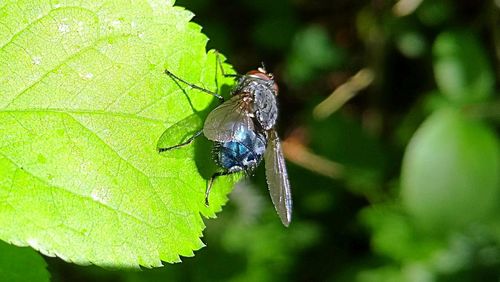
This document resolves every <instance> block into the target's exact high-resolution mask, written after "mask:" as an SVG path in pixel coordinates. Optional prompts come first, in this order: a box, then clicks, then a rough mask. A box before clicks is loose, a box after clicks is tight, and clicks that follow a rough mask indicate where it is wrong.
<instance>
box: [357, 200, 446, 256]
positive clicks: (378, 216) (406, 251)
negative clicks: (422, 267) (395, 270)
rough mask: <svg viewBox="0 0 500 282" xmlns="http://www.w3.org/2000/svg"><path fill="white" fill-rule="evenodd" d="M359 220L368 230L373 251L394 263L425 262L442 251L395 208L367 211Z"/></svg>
mask: <svg viewBox="0 0 500 282" xmlns="http://www.w3.org/2000/svg"><path fill="white" fill-rule="evenodd" d="M360 216H361V220H362V221H363V222H364V223H365V224H366V225H367V226H369V227H370V229H371V230H372V233H373V235H372V239H371V241H372V248H373V249H374V251H375V252H377V253H379V254H382V255H385V256H387V257H390V258H392V259H393V260H396V261H398V262H408V261H417V260H425V259H427V258H428V257H430V256H431V255H432V253H433V252H434V251H435V250H437V249H439V248H440V247H442V244H440V242H438V241H434V240H432V239H431V238H427V236H425V235H424V234H422V233H419V232H418V231H417V230H416V228H415V227H414V226H413V223H412V220H411V218H410V217H409V216H407V215H405V214H403V213H402V212H401V211H398V210H397V209H396V208H395V207H392V208H391V207H386V206H374V207H370V208H367V209H365V210H363V211H362V213H361V214H360Z"/></svg>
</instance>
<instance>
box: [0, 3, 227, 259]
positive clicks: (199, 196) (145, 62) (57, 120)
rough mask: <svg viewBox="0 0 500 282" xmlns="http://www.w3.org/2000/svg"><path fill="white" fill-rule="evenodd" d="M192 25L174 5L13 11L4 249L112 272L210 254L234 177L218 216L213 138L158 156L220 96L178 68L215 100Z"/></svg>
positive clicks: (3, 38)
mask: <svg viewBox="0 0 500 282" xmlns="http://www.w3.org/2000/svg"><path fill="white" fill-rule="evenodd" d="M192 16H193V14H192V13H190V12H189V11H186V10H184V9H182V8H179V7H174V6H173V2H172V1H161V0H148V1H122V0H109V1H37V2H33V1H4V2H3V4H0V225H1V226H2V228H1V229H0V239H2V240H5V241H8V242H13V243H15V244H16V245H20V246H26V245H29V246H32V247H33V248H35V249H37V250H40V251H41V252H42V253H44V254H46V255H50V256H53V255H56V256H59V257H61V258H63V259H65V260H67V261H71V262H75V263H79V264H89V263H93V264H97V265H100V266H108V267H138V266H139V265H141V266H146V267H154V266H161V264H162V263H161V261H167V262H177V261H179V260H180V258H179V255H181V256H192V255H193V250H197V249H199V248H201V247H202V246H203V243H202V241H201V240H200V238H199V237H200V236H201V235H202V230H203V228H204V223H203V221H202V218H201V216H200V213H201V214H203V215H204V216H207V217H214V216H215V212H216V211H219V210H220V209H221V205H222V204H223V203H225V201H226V194H227V193H228V192H229V190H230V187H231V185H230V184H231V183H232V182H233V181H234V179H232V178H221V179H220V180H218V181H217V182H216V183H215V186H214V189H213V193H212V195H211V205H210V207H206V206H205V205H204V191H205V187H206V178H207V176H206V174H209V173H210V172H209V171H210V169H213V166H211V165H210V163H211V160H210V155H206V154H202V153H200V152H203V150H198V148H199V147H200V146H202V145H205V146H208V142H205V143H204V144H201V143H203V142H198V144H192V145H191V146H187V147H184V148H182V149H178V150H177V151H176V152H172V153H171V154H170V152H166V153H163V154H159V153H158V152H157V148H156V146H157V142H158V140H159V138H160V136H162V134H163V132H164V131H165V130H166V129H167V128H170V127H172V126H173V125H175V124H178V122H179V121H181V120H185V119H187V118H189V117H190V116H193V115H200V114H201V115H202V116H203V115H206V112H207V111H209V109H210V103H211V101H212V100H213V97H211V96H210V95H206V94H204V93H202V92H199V91H196V90H192V89H190V88H189V87H185V85H181V84H179V83H176V82H175V81H173V80H172V79H171V78H170V77H168V76H167V75H165V74H164V70H165V69H169V70H170V71H172V72H174V73H176V74H177V75H178V76H179V77H182V78H184V79H185V80H187V81H191V82H195V83H197V84H198V85H200V86H203V87H205V88H208V89H211V90H213V91H215V90H216V89H215V88H216V83H215V81H216V78H215V75H216V64H215V55H214V53H213V52H212V53H209V54H208V55H207V53H206V51H205V45H206V41H207V38H206V37H205V36H204V35H203V34H202V33H201V32H200V27H199V26H197V25H195V24H193V23H190V22H189V21H190V19H191V18H192ZM221 81H222V80H221ZM220 84H221V82H220V81H219V83H218V84H217V85H220ZM186 130H188V131H193V129H192V128H186ZM172 138H175V136H173V137H172ZM162 139H163V140H168V136H163V137H162ZM172 142H175V140H173V141H172ZM205 151H207V150H205ZM201 171H205V175H203V173H200V172H201ZM207 171H208V172H207ZM202 175H203V176H202Z"/></svg>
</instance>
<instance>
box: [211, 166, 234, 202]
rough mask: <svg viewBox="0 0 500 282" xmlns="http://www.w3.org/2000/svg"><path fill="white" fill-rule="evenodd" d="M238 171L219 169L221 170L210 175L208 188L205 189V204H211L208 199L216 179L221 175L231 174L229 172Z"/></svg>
mask: <svg viewBox="0 0 500 282" xmlns="http://www.w3.org/2000/svg"><path fill="white" fill-rule="evenodd" d="M235 172H236V171H228V170H226V171H219V172H216V173H214V174H213V175H212V177H210V180H209V181H208V185H207V190H206V191H205V205H206V206H207V207H208V206H209V205H210V203H209V201H208V196H210V190H211V189H212V185H213V183H214V181H215V179H216V178H217V177H219V176H224V175H229V174H233V173H235Z"/></svg>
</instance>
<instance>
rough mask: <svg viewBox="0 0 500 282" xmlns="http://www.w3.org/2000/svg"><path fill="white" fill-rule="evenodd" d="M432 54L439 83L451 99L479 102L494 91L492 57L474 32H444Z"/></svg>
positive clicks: (459, 101) (438, 38)
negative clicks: (487, 53) (488, 56)
mask: <svg viewBox="0 0 500 282" xmlns="http://www.w3.org/2000/svg"><path fill="white" fill-rule="evenodd" d="M433 53H434V57H435V58H434V75H435V77H436V83H437V85H438V86H439V89H440V90H441V91H442V92H443V94H444V95H446V96H447V97H448V98H449V99H450V100H452V101H455V102H458V103H468V102H478V101H483V100H485V99H487V98H488V97H490V96H491V95H492V94H493V89H494V85H495V77H494V74H493V70H492V68H491V65H490V63H489V61H490V59H489V58H487V56H486V55H485V54H486V52H485V50H484V49H483V47H482V46H481V44H480V43H479V41H478V39H477V38H476V37H475V36H474V35H473V34H472V33H471V32H467V31H452V32H443V33H441V34H440V35H439V36H438V37H437V39H436V42H435V43H434V47H433Z"/></svg>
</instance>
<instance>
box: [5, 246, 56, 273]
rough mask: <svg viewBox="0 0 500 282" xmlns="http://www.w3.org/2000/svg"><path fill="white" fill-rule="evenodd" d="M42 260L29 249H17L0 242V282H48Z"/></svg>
mask: <svg viewBox="0 0 500 282" xmlns="http://www.w3.org/2000/svg"><path fill="white" fill-rule="evenodd" d="M46 267H47V265H46V263H45V261H44V260H43V258H42V257H41V256H40V254H38V253H37V252H35V251H34V250H33V249H30V248H19V247H16V246H13V245H9V244H7V243H5V242H2V241H0V280H2V281H8V282H25V281H37V282H44V281H47V282H48V281H49V280H50V275H49V272H48V271H47V269H46Z"/></svg>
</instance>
